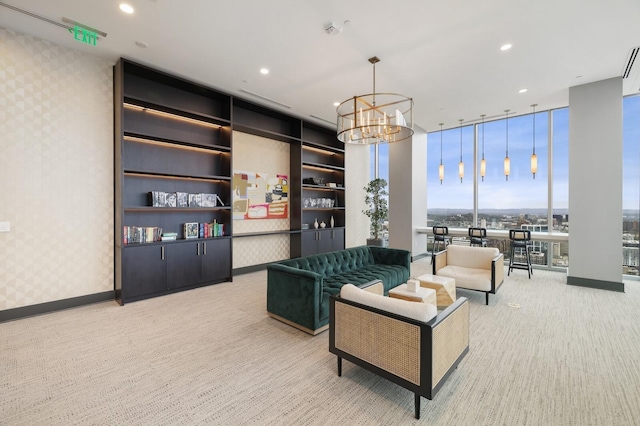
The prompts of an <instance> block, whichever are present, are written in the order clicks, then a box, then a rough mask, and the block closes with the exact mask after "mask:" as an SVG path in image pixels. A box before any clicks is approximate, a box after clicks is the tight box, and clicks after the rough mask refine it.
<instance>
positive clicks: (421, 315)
mask: <svg viewBox="0 0 640 426" xmlns="http://www.w3.org/2000/svg"><path fill="white" fill-rule="evenodd" d="M340 297H342V298H343V299H347V300H351V301H353V302H357V303H360V304H362V305H367V306H371V307H372V308H376V309H380V310H382V311H386V312H390V313H393V314H396V315H401V316H403V317H407V318H411V319H414V320H418V321H422V322H427V321H429V320H430V319H432V318H434V317H435V316H436V315H438V309H437V308H436V307H435V306H434V305H432V304H430V303H420V302H410V301H408V300H402V299H395V298H393V297H385V296H380V295H377V294H373V293H369V292H367V291H365V290H362V289H361V288H358V287H356V286H354V285H353V284H345V285H344V286H342V289H341V290H340Z"/></svg>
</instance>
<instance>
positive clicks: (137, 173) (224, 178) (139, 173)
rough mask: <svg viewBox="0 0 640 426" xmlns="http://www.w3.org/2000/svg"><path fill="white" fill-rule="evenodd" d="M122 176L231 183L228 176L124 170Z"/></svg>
mask: <svg viewBox="0 0 640 426" xmlns="http://www.w3.org/2000/svg"><path fill="white" fill-rule="evenodd" d="M124 175H125V176H131V177H136V176H137V177H149V178H156V179H181V180H197V181H203V182H220V183H225V182H231V177H230V176H196V175H193V176H184V175H173V174H166V173H157V172H148V171H142V170H125V171H124Z"/></svg>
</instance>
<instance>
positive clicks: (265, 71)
mask: <svg viewBox="0 0 640 426" xmlns="http://www.w3.org/2000/svg"><path fill="white" fill-rule="evenodd" d="M260 74H262V75H267V74H269V70H268V69H266V68H260Z"/></svg>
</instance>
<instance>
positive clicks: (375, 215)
mask: <svg viewBox="0 0 640 426" xmlns="http://www.w3.org/2000/svg"><path fill="white" fill-rule="evenodd" d="M386 188H387V181H386V180H384V179H382V178H376V179H373V180H372V181H370V182H369V184H368V185H367V186H365V187H364V190H365V191H366V194H367V195H366V196H365V198H364V202H365V204H366V205H367V206H368V207H369V208H368V209H367V210H363V211H362V213H364V215H365V216H367V217H368V218H369V219H370V220H371V237H372V238H369V239H367V245H372V246H384V240H383V239H382V238H381V237H382V235H381V231H382V227H383V226H384V222H385V221H386V220H387V218H388V215H389V208H388V205H387V198H386V197H387V196H388V195H389V193H388V192H387V190H386Z"/></svg>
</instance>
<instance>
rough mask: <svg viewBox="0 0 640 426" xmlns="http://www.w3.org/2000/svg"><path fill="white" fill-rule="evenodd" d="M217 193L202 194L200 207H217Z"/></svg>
mask: <svg viewBox="0 0 640 426" xmlns="http://www.w3.org/2000/svg"><path fill="white" fill-rule="evenodd" d="M217 196H218V195H217V194H200V207H215V206H216V197H217Z"/></svg>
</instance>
